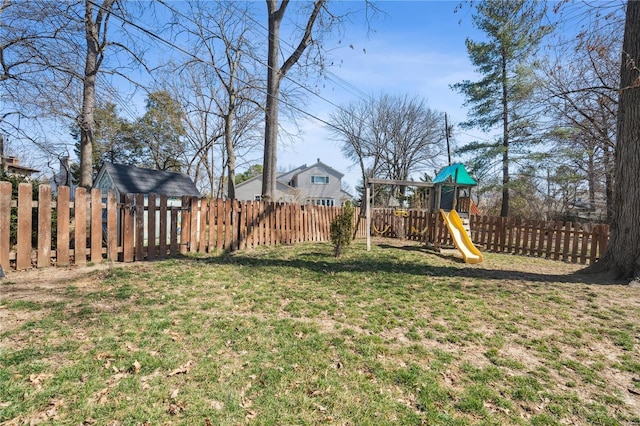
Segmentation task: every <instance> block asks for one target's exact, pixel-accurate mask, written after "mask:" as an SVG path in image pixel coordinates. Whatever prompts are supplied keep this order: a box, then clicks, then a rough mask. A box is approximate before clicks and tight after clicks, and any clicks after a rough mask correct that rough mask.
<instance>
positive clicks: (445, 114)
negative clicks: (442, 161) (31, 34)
mask: <svg viewBox="0 0 640 426" xmlns="http://www.w3.org/2000/svg"><path fill="white" fill-rule="evenodd" d="M449 133H450V131H449V119H448V117H447V113H446V112H445V113H444V137H445V138H446V139H447V158H448V159H449V165H451V146H450V145H449Z"/></svg>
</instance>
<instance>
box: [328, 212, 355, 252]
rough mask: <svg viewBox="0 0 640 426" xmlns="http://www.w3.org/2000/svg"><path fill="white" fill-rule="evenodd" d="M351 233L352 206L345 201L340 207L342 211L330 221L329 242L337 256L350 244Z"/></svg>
mask: <svg viewBox="0 0 640 426" xmlns="http://www.w3.org/2000/svg"><path fill="white" fill-rule="evenodd" d="M352 234H353V206H352V205H351V202H349V201H347V202H346V203H345V204H344V207H343V208H342V213H340V214H339V215H337V216H336V217H335V218H334V219H333V221H331V242H332V243H333V254H334V255H335V256H336V257H338V256H340V253H342V250H343V249H344V248H345V247H346V246H348V245H349V244H351V239H352Z"/></svg>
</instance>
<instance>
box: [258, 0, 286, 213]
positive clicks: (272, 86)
mask: <svg viewBox="0 0 640 426" xmlns="http://www.w3.org/2000/svg"><path fill="white" fill-rule="evenodd" d="M276 3H277V2H276V0H267V10H268V13H269V46H268V58H267V66H268V68H267V104H266V111H265V123H264V158H263V166H262V167H263V172H262V199H263V200H264V201H275V195H276V161H277V145H278V94H279V91H280V79H281V78H282V77H281V74H280V65H279V63H278V53H279V50H280V23H281V22H282V17H283V16H284V11H285V9H286V6H287V3H288V2H285V3H284V4H283V5H282V6H281V7H280V9H277V8H276V6H277V4H276Z"/></svg>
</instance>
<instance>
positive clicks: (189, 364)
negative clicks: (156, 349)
mask: <svg viewBox="0 0 640 426" xmlns="http://www.w3.org/2000/svg"><path fill="white" fill-rule="evenodd" d="M192 366H193V361H191V360H189V361H187V363H186V364H184V365H181V366H180V367H178V368H176V369H175V370H173V371H172V372H171V373H169V374H168V375H167V376H169V377H171V376H175V375H176V374H189V371H191V367H192Z"/></svg>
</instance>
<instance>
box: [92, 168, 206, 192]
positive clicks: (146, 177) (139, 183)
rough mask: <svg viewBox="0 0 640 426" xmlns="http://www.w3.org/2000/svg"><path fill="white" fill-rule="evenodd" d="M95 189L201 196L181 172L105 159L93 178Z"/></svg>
mask: <svg viewBox="0 0 640 426" xmlns="http://www.w3.org/2000/svg"><path fill="white" fill-rule="evenodd" d="M93 187H94V188H98V189H100V190H102V192H103V193H104V192H106V191H114V192H115V193H116V197H117V198H119V197H120V195H123V194H157V195H166V196H167V197H171V198H175V197H182V196H183V195H192V196H196V197H200V191H198V188H196V185H195V184H194V183H193V181H192V180H191V178H190V177H189V176H187V175H184V174H182V173H176V172H167V171H161V170H152V169H143V168H141V167H136V166H127V165H124V164H112V163H107V162H105V163H104V164H103V165H102V167H101V168H100V170H99V171H98V175H97V176H96V179H95V180H94V184H93Z"/></svg>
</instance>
